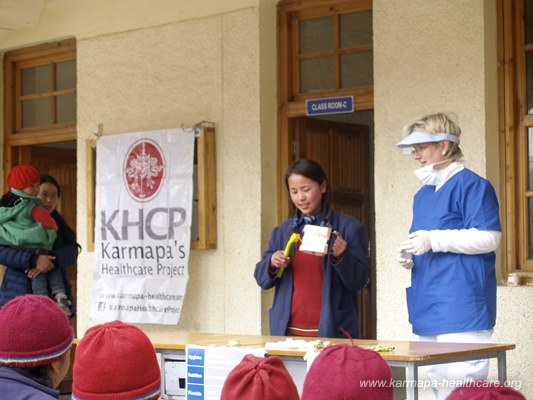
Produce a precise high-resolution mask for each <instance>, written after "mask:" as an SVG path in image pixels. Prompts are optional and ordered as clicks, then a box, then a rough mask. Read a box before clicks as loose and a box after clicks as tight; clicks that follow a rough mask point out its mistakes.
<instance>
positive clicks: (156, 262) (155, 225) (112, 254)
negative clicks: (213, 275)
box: [91, 129, 194, 324]
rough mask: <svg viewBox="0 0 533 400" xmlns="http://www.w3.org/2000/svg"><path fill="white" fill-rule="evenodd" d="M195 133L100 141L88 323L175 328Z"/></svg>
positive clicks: (182, 284)
mask: <svg viewBox="0 0 533 400" xmlns="http://www.w3.org/2000/svg"><path fill="white" fill-rule="evenodd" d="M193 167H194V133H192V132H186V131H184V130H182V129H167V130H160V131H149V132H134V133H128V134H122V135H114V136H104V137H101V138H100V139H99V140H98V142H97V147H96V173H97V174H96V214H95V215H96V216H95V218H96V228H95V229H96V231H95V261H96V262H95V267H94V281H93V288H92V302H91V318H92V319H93V320H94V321H111V320H114V319H119V320H121V321H124V322H131V323H150V324H176V323H177V322H178V321H179V317H180V313H181V307H182V304H183V299H184V297H185V290H186V286H187V280H188V278H189V273H188V261H189V251H190V235H191V220H192V218H191V211H192V198H193Z"/></svg>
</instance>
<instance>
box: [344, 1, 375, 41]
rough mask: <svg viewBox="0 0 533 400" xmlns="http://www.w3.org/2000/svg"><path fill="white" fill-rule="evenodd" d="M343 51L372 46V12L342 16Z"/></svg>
mask: <svg viewBox="0 0 533 400" xmlns="http://www.w3.org/2000/svg"><path fill="white" fill-rule="evenodd" d="M340 24H341V27H340V29H341V49H345V48H347V47H357V46H362V45H366V44H372V11H371V10H368V11H361V12H355V13H349V14H342V15H341V16H340Z"/></svg>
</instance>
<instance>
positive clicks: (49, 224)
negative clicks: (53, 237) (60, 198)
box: [31, 206, 57, 231]
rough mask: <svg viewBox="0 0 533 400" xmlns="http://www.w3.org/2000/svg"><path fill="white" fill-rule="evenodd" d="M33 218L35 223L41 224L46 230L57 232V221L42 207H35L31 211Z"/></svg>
mask: <svg viewBox="0 0 533 400" xmlns="http://www.w3.org/2000/svg"><path fill="white" fill-rule="evenodd" d="M31 217H32V218H33V220H34V221H35V222H40V223H41V224H43V226H44V227H45V228H46V229H53V230H54V231H57V224H56V221H54V219H53V218H52V216H51V215H50V214H49V213H48V211H46V210H45V209H44V207H41V206H35V207H33V208H32V210H31Z"/></svg>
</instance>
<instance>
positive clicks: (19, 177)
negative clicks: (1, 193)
mask: <svg viewBox="0 0 533 400" xmlns="http://www.w3.org/2000/svg"><path fill="white" fill-rule="evenodd" d="M40 181H41V175H40V174H39V171H37V169H36V168H35V167H33V166H31V165H27V164H20V165H17V166H15V167H13V168H12V169H11V171H9V174H7V179H6V183H7V190H6V193H7V192H9V191H10V190H11V189H12V188H13V189H17V190H22V189H24V188H25V187H28V186H31V185H35V184H36V183H39V182H40Z"/></svg>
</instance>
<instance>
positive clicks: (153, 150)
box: [124, 139, 166, 202]
mask: <svg viewBox="0 0 533 400" xmlns="http://www.w3.org/2000/svg"><path fill="white" fill-rule="evenodd" d="M165 169H166V168H165V159H164V158H163V152H162V151H161V149H160V148H159V145H158V144H157V143H155V142H154V141H153V140H149V139H141V140H138V141H136V142H135V143H133V144H132V145H131V147H130V149H129V150H128V152H127V154H126V157H125V158H124V180H125V182H126V187H127V188H128V192H129V193H130V195H131V197H133V198H134V199H135V200H137V201H140V202H144V201H148V200H151V199H152V198H154V197H155V196H157V194H158V193H159V190H160V189H161V184H162V183H163V179H164V177H165Z"/></svg>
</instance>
